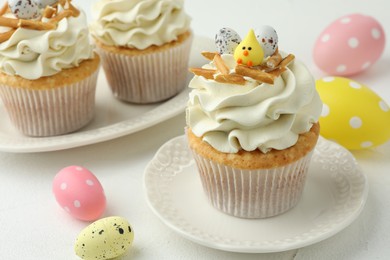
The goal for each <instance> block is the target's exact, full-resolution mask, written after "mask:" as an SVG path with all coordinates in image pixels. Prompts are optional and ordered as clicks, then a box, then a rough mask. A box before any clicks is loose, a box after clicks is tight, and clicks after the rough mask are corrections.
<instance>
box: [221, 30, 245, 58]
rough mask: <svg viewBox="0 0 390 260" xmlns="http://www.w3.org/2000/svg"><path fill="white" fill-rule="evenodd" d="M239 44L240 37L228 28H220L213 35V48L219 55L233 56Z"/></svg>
mask: <svg viewBox="0 0 390 260" xmlns="http://www.w3.org/2000/svg"><path fill="white" fill-rule="evenodd" d="M240 42H241V37H240V35H238V33H236V32H235V31H234V30H233V29H230V28H222V29H221V30H219V32H218V33H217V34H216V35H215V46H216V47H217V51H218V52H219V53H220V54H233V53H234V50H235V49H236V47H237V46H238V44H240Z"/></svg>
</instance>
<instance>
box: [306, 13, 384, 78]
mask: <svg viewBox="0 0 390 260" xmlns="http://www.w3.org/2000/svg"><path fill="white" fill-rule="evenodd" d="M384 47H385V32H384V30H383V28H382V26H381V25H380V24H379V22H378V21H377V20H375V19H374V18H373V17H370V16H366V15H362V14H351V15H347V16H344V17H341V18H339V19H337V20H336V21H334V22H332V23H331V24H330V25H328V26H327V27H326V28H325V30H324V31H323V32H322V33H321V34H320V36H319V38H318V39H317V41H316V43H315V46H314V51H313V58H314V62H315V63H316V64H317V66H318V67H319V68H320V69H321V70H323V71H325V72H327V73H328V74H330V75H352V74H356V73H359V72H362V71H363V70H365V69H367V68H369V67H370V66H371V65H373V64H374V63H375V62H376V61H377V60H378V59H379V57H380V56H381V54H382V53H383V50H384Z"/></svg>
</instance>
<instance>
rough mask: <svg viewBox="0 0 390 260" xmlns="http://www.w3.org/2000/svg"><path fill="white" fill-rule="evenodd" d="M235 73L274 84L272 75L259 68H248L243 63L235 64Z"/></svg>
mask: <svg viewBox="0 0 390 260" xmlns="http://www.w3.org/2000/svg"><path fill="white" fill-rule="evenodd" d="M236 73H237V74H239V75H242V76H247V77H251V78H252V79H255V80H257V81H261V82H264V83H268V84H274V78H273V76H272V75H270V74H268V73H266V72H264V71H261V70H259V69H255V68H249V67H247V66H244V65H237V66H236Z"/></svg>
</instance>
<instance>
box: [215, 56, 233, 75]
mask: <svg viewBox="0 0 390 260" xmlns="http://www.w3.org/2000/svg"><path fill="white" fill-rule="evenodd" d="M213 61H214V64H215V67H217V70H218V71H219V72H221V74H223V75H228V74H229V73H230V70H229V68H228V67H227V66H226V64H225V62H224V61H223V59H222V58H221V55H220V54H219V53H216V54H215V55H214V59H213Z"/></svg>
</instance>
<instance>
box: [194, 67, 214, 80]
mask: <svg viewBox="0 0 390 260" xmlns="http://www.w3.org/2000/svg"><path fill="white" fill-rule="evenodd" d="M189 70H190V71H191V72H192V73H194V74H195V75H196V76H203V77H205V78H206V79H214V74H215V73H217V71H216V70H209V69H202V68H190V69H189Z"/></svg>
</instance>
